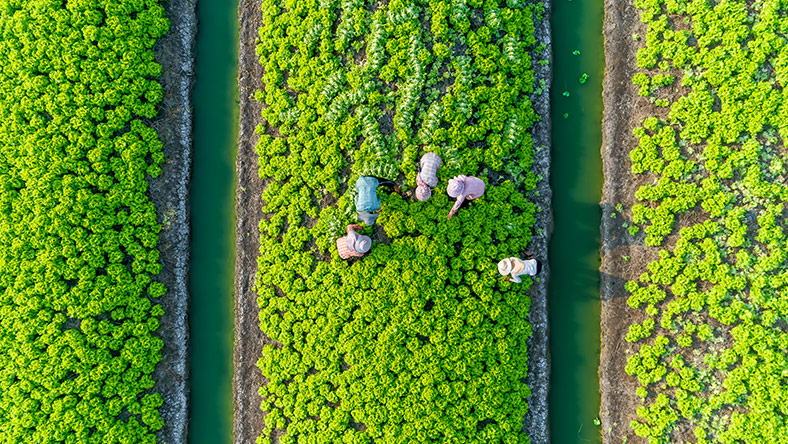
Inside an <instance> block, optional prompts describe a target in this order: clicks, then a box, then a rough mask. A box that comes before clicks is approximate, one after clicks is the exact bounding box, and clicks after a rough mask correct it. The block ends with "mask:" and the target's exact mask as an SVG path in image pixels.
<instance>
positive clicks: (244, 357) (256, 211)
mask: <svg viewBox="0 0 788 444" xmlns="http://www.w3.org/2000/svg"><path fill="white" fill-rule="evenodd" d="M260 5H261V4H260V1H259V0H241V2H240V3H239V7H238V20H239V22H240V23H239V25H240V26H239V30H240V39H239V48H238V51H239V54H238V73H239V74H238V84H239V103H240V128H239V132H238V158H237V159H236V172H237V175H238V185H237V187H236V188H237V190H236V206H235V211H236V214H237V216H238V221H237V224H236V228H235V239H236V246H235V302H234V303H235V306H234V308H235V314H234V316H235V343H234V350H233V442H234V443H238V444H246V443H252V442H254V441H255V439H257V436H258V435H259V434H260V432H262V430H263V426H264V425H263V412H262V411H260V396H259V395H258V394H257V389H258V388H259V387H260V386H261V385H262V384H263V375H262V373H261V372H260V369H259V368H257V360H258V359H260V357H261V356H262V353H263V344H264V340H265V338H264V336H263V333H262V332H261V331H260V328H259V327H258V321H257V316H258V312H259V310H258V307H257V293H255V291H254V281H255V274H256V273H257V256H258V254H259V250H260V232H259V229H258V226H259V225H260V219H261V218H262V215H263V213H262V208H261V205H262V195H263V181H262V180H261V179H260V178H259V177H258V176H257V154H256V153H255V150H254V149H255V146H256V145H257V140H258V136H257V134H255V133H254V128H255V126H256V125H257V123H258V122H259V120H260V112H261V110H262V104H261V103H260V102H258V101H256V100H255V99H254V92H255V91H256V90H257V89H259V88H260V86H261V85H260V82H262V78H263V67H262V65H260V63H259V62H258V58H257V54H256V53H255V39H256V38H257V29H258V28H259V27H260V24H261V23H262V15H263V14H262V11H261V9H260V7H261V6H260Z"/></svg>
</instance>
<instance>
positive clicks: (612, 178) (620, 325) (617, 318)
mask: <svg viewBox="0 0 788 444" xmlns="http://www.w3.org/2000/svg"><path fill="white" fill-rule="evenodd" d="M644 33H645V26H644V25H643V24H642V23H640V20H639V18H638V12H637V10H636V9H635V7H634V6H632V4H631V3H630V2H625V1H620V0H606V1H605V22H604V35H605V63H606V68H605V80H604V92H603V98H604V115H603V129H602V162H603V172H604V178H605V180H604V186H603V190H602V227H601V228H602V265H601V268H600V271H601V286H602V288H601V297H602V337H601V340H602V350H601V356H600V364H599V379H600V390H601V392H602V404H601V408H600V419H601V420H602V437H603V442H604V443H605V444H613V443H616V444H619V443H621V442H622V441H623V440H624V439H625V438H626V442H627V443H633V442H635V443H639V442H645V440H643V439H642V438H639V437H637V436H636V435H635V434H634V432H633V431H632V429H631V428H630V427H629V423H630V421H632V420H633V419H635V418H636V415H635V409H636V408H637V406H638V405H640V398H638V397H637V396H636V395H635V389H636V388H637V380H636V379H635V378H634V377H631V376H629V375H627V374H626V373H625V372H624V367H625V366H626V358H627V355H628V354H629V349H630V348H631V347H632V345H631V344H629V343H628V342H626V341H625V340H624V338H625V337H626V334H627V331H628V328H629V324H631V323H632V322H633V320H635V319H634V318H635V317H636V316H640V314H639V313H638V312H636V311H635V310H632V309H630V308H629V306H628V305H627V298H628V296H629V294H628V293H627V291H626V290H625V289H624V284H625V283H626V282H627V281H629V280H632V279H635V278H637V277H638V276H639V275H640V273H641V272H643V270H645V269H646V264H648V263H649V262H650V261H651V260H653V259H654V258H655V256H656V251H657V249H654V248H649V247H646V246H645V245H644V243H643V239H644V237H645V236H644V234H643V233H642V230H641V232H640V233H639V234H638V235H637V236H635V237H633V236H631V235H630V234H629V233H628V232H627V229H626V228H624V227H622V223H623V222H630V221H631V216H632V212H631V208H632V204H634V203H635V200H634V195H635V191H636V190H637V188H638V187H639V186H640V185H641V184H642V183H643V182H644V181H645V180H646V178H645V177H644V176H633V175H632V174H630V168H631V163H630V161H629V150H630V149H631V148H632V147H634V146H636V145H637V139H635V137H634V136H633V134H632V129H633V128H635V127H636V126H638V125H639V124H640V122H642V120H643V118H644V117H646V116H647V111H648V110H649V109H651V106H650V102H649V101H648V100H647V99H645V98H643V97H641V96H639V95H638V93H637V87H636V86H635V85H633V84H632V81H631V79H632V75H633V74H634V72H635V69H636V66H637V64H636V61H635V53H636V50H637V48H638V47H639V46H638V42H637V41H636V40H634V39H633V37H632V35H633V34H640V35H641V36H643V35H644ZM618 204H621V205H622V206H623V212H618V211H616V205H618ZM614 212H615V213H616V217H615V218H612V217H611V214H612V213H614ZM637 321H640V319H637Z"/></svg>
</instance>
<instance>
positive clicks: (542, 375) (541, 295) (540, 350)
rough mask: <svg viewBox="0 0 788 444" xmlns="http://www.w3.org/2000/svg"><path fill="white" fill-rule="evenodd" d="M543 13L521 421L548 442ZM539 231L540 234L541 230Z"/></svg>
mask: <svg viewBox="0 0 788 444" xmlns="http://www.w3.org/2000/svg"><path fill="white" fill-rule="evenodd" d="M543 3H544V6H545V14H544V18H543V19H542V21H541V22H540V23H536V24H535V28H536V40H537V44H538V43H543V44H544V45H545V46H546V48H545V49H544V51H543V52H542V54H541V55H540V56H539V57H538V58H544V59H547V60H549V61H550V63H549V64H548V65H547V66H542V65H539V64H538V63H535V61H536V60H537V57H533V60H534V74H535V78H536V83H537V85H539V84H540V81H544V85H545V88H544V90H543V91H542V93H541V94H539V95H538V96H535V97H533V98H532V100H533V105H534V110H536V113H537V114H538V115H540V116H541V117H542V119H541V121H539V122H537V123H536V124H535V125H534V127H533V128H532V132H533V140H534V149H535V151H536V152H535V155H534V158H535V160H534V164H533V167H532V168H533V170H534V173H536V174H537V175H539V176H542V180H541V181H539V183H538V184H537V191H538V192H539V193H538V194H539V195H538V196H529V197H528V198H529V200H531V201H532V202H534V203H536V204H537V205H538V206H539V208H540V209H541V212H540V213H537V214H536V223H535V224H534V227H533V230H534V236H533V238H531V243H530V245H529V246H528V249H529V251H531V252H533V253H534V254H536V255H537V257H539V259H540V260H542V261H543V262H544V268H543V270H542V273H540V276H541V278H540V281H539V282H535V283H534V285H533V286H532V287H531V313H530V316H529V319H528V321H529V322H530V323H531V325H532V328H533V335H532V336H531V337H530V338H529V339H528V375H527V376H526V378H525V380H526V383H527V384H528V386H529V387H531V397H530V398H529V399H528V413H526V415H525V419H524V421H523V426H524V429H525V430H526V431H527V432H528V436H529V437H530V438H531V442H532V443H534V444H548V443H549V442H550V420H549V416H548V406H547V396H548V394H549V391H550V348H549V347H548V344H549V341H548V338H549V337H550V326H549V322H548V316H547V309H548V307H547V287H548V283H549V279H550V264H549V258H548V257H547V244H548V241H549V240H550V235H551V234H552V232H553V210H552V195H553V192H552V190H551V188H550V150H551V147H552V144H551V143H550V128H551V124H550V89H551V82H552V77H553V73H552V66H553V49H552V48H553V46H552V43H551V41H552V37H551V31H550V13H551V2H550V1H549V0H547V1H544V2H543ZM540 233H541V234H540Z"/></svg>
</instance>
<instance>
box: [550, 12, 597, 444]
mask: <svg viewBox="0 0 788 444" xmlns="http://www.w3.org/2000/svg"><path fill="white" fill-rule="evenodd" d="M602 15H603V4H602V1H601V0H553V12H552V19H551V26H552V34H553V90H552V97H551V99H552V103H551V109H552V111H551V120H552V125H553V134H552V143H553V148H552V163H551V166H550V171H551V173H550V174H551V180H552V183H551V186H552V189H553V217H554V229H553V235H552V238H551V241H550V267H551V271H550V273H551V276H550V284H549V285H550V286H549V289H548V299H549V304H548V305H549V307H550V354H551V361H552V362H551V365H552V374H551V375H550V380H551V387H550V397H549V400H548V402H549V405H550V433H551V440H552V442H553V443H558V444H571V443H600V442H602V439H601V436H600V433H599V427H598V426H597V425H596V424H595V420H596V419H597V417H598V416H599V402H600V398H599V349H600V343H599V334H600V327H599V319H600V318H599V316H600V308H601V306H600V301H599V264H600V256H599V245H600V244H599V225H600V220H601V217H602V211H601V209H600V207H599V202H600V198H601V192H602V160H601V157H600V147H601V146H602V132H601V130H602V128H601V125H602V75H603V70H604V54H603V46H602ZM583 74H587V75H588V77H587V79H585V83H581V79H583V77H585V76H583ZM567 93H568V95H567Z"/></svg>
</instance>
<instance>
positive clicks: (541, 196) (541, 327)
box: [233, 0, 553, 444]
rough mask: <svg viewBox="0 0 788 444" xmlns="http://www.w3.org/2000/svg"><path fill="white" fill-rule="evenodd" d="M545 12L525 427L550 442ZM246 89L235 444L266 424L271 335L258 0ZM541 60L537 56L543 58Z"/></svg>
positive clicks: (245, 32) (247, 51)
mask: <svg viewBox="0 0 788 444" xmlns="http://www.w3.org/2000/svg"><path fill="white" fill-rule="evenodd" d="M545 9H546V12H545V15H544V18H543V20H542V21H541V22H540V23H537V24H536V33H537V40H538V42H539V43H544V44H545V45H546V49H545V50H544V51H543V52H542V53H541V55H539V56H538V58H546V59H548V60H550V62H551V63H550V64H549V65H548V66H541V65H538V64H534V69H535V76H536V82H537V84H539V82H540V80H542V81H544V86H545V87H544V88H543V91H542V92H541V93H540V94H539V95H535V96H534V97H532V100H533V102H534V109H535V110H536V112H537V114H539V115H540V116H542V119H541V121H540V122H538V123H537V124H536V125H535V126H534V128H533V130H532V131H533V141H534V147H535V150H536V152H535V162H534V165H533V169H534V172H535V173H536V174H537V175H541V176H542V180H541V181H540V182H539V184H538V188H537V191H538V196H536V195H533V196H532V195H529V199H530V200H532V201H534V202H535V203H536V204H537V205H538V206H539V208H540V209H541V212H540V213H538V214H537V215H536V216H537V217H536V223H535V225H534V228H533V229H534V231H535V233H534V237H533V238H532V240H531V243H530V245H529V247H528V248H529V250H530V251H532V252H534V253H536V254H537V256H538V257H539V258H540V259H541V260H543V261H544V262H545V268H544V270H543V271H542V274H541V279H540V282H537V283H536V284H535V285H534V286H532V287H531V298H532V302H531V314H530V318H529V322H531V324H532V326H533V335H532V336H531V338H529V340H528V375H527V378H526V383H527V384H528V385H529V386H530V387H531V389H532V396H531V397H530V398H529V401H528V404H529V412H528V413H527V414H526V416H525V418H524V421H523V427H524V429H525V430H526V431H528V434H529V436H530V438H531V442H533V443H534V444H547V443H549V442H550V434H549V421H548V408H547V395H548V390H549V378H550V366H549V348H548V334H549V327H548V316H547V283H548V277H549V272H550V267H549V264H547V263H546V262H547V261H546V259H547V258H546V257H545V254H546V253H545V252H546V251H547V243H548V239H549V236H550V234H551V232H552V225H553V219H552V210H551V203H550V202H551V196H552V192H551V190H550V182H549V178H550V100H549V98H550V83H551V79H552V72H551V68H550V67H551V66H552V50H551V44H550V42H551V36H550V2H549V1H547V2H545ZM238 15H239V21H240V26H239V28H240V42H239V88H240V89H239V91H240V131H239V145H238V158H237V163H236V167H237V174H238V186H237V196H236V198H237V203H236V211H237V215H238V222H237V226H236V272H235V345H234V358H233V362H234V377H233V410H234V416H233V432H234V438H233V442H234V443H238V444H241V443H250V442H254V440H255V439H256V438H257V436H258V434H259V433H260V432H261V431H262V429H263V427H264V423H263V413H262V412H261V411H260V408H259V403H260V399H259V396H258V394H257V389H258V387H260V386H261V385H262V384H264V382H265V380H264V378H263V376H262V373H261V372H260V370H259V369H258V368H257V366H256V363H257V360H258V359H259V358H260V356H261V354H262V346H263V344H264V343H265V342H266V341H267V340H268V339H267V338H266V337H265V336H264V335H263V334H262V332H261V331H260V329H259V327H258V319H257V316H258V307H257V294H256V293H255V291H254V281H255V274H256V272H257V255H258V252H259V230H258V225H259V222H260V219H261V218H262V216H263V214H262V211H261V204H262V202H261V196H262V192H263V188H264V184H263V181H262V180H261V179H260V178H259V177H258V176H257V161H258V157H257V154H256V153H255V152H254V148H255V146H256V144H257V140H258V136H257V135H256V134H255V133H254V128H255V126H256V125H257V123H258V122H259V116H260V112H261V109H262V105H261V104H260V103H258V102H257V101H255V100H254V98H253V95H254V92H255V91H256V90H257V89H258V88H260V86H261V85H260V82H261V79H262V77H263V69H262V66H261V65H260V63H259V62H258V58H257V55H256V53H255V39H256V37H257V29H258V28H259V26H260V24H261V20H262V19H261V17H262V13H261V11H260V2H259V1H258V0H242V1H241V3H240V6H239V14H238ZM536 59H537V57H534V60H536ZM537 233H539V234H537Z"/></svg>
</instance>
